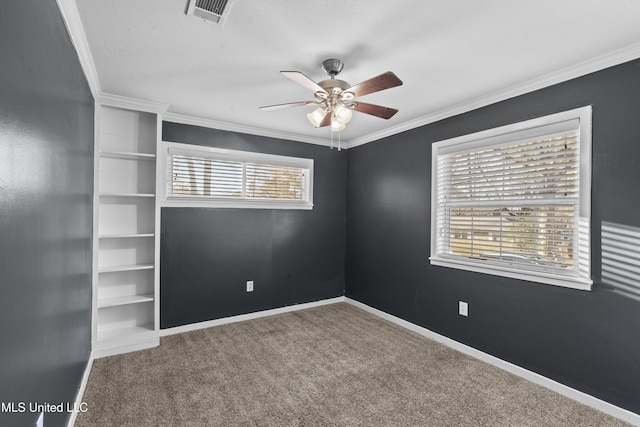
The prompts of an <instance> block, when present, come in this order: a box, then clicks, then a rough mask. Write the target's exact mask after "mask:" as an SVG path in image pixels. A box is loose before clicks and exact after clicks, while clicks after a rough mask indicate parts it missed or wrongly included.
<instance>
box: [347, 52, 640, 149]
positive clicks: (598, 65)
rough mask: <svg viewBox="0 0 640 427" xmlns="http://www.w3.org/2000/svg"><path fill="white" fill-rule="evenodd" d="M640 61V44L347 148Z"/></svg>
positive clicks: (439, 113) (459, 105) (364, 138)
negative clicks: (635, 60) (639, 59)
mask: <svg viewBox="0 0 640 427" xmlns="http://www.w3.org/2000/svg"><path fill="white" fill-rule="evenodd" d="M638 58H640V43H635V44H633V45H630V46H627V47H625V48H622V49H618V50H614V51H612V52H609V53H608V54H606V55H602V56H599V57H597V58H593V59H590V60H588V61H583V62H580V63H578V64H575V65H573V66H571V67H567V68H564V69H562V70H559V71H555V72H553V73H549V74H546V75H544V76H541V77H538V78H535V79H532V80H529V81H526V82H524V83H521V84H518V85H514V86H511V87H509V88H507V89H504V90H502V91H499V92H496V93H493V94H491V95H488V96H482V97H479V98H476V99H474V100H471V101H470V102H464V103H461V104H458V105H455V106H453V107H450V108H446V109H444V110H440V111H438V112H436V113H434V114H430V115H427V116H424V117H420V118H417V119H414V120H410V121H407V122H404V123H401V124H399V125H397V126H393V127H390V128H387V129H384V130H382V131H380V132H375V133H371V134H369V135H365V136H363V137H360V138H356V139H354V140H351V141H349V142H348V143H347V144H346V148H354V147H357V146H359V145H363V144H367V143H369V142H373V141H377V140H379V139H382V138H386V137H388V136H392V135H395V134H398V133H401V132H405V131H408V130H412V129H415V128H418V127H420V126H424V125H428V124H430V123H434V122H437V121H439V120H444V119H446V118H449V117H453V116H456V115H458V114H462V113H466V112H469V111H472V110H476V109H478V108H481V107H485V106H487V105H491V104H495V103H497V102H500V101H504V100H507V99H510V98H515V97H516V96H520V95H524V94H526V93H530V92H533V91H536V90H539V89H543V88H545V87H549V86H553V85H555V84H558V83H562V82H566V81H568V80H572V79H575V78H578V77H582V76H585V75H587V74H591V73H594V72H596V71H600V70H603V69H605V68H609V67H613V66H615V65H620V64H623V63H625V62H628V61H631V60H634V59H638Z"/></svg>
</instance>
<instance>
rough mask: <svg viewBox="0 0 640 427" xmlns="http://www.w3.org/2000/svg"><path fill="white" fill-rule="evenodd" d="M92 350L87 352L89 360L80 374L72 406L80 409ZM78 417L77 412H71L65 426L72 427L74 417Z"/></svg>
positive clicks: (74, 420) (89, 368)
mask: <svg viewBox="0 0 640 427" xmlns="http://www.w3.org/2000/svg"><path fill="white" fill-rule="evenodd" d="M93 360H94V357H93V350H92V351H91V353H89V360H88V361H87V367H86V368H85V370H84V375H83V376H82V381H81V382H80V387H79V388H78V393H76V400H75V406H74V408H77V409H82V408H83V406H81V405H82V399H83V398H84V390H85V389H86V388H87V383H88V382H89V375H90V374H91V367H92V366H93ZM77 417H78V412H72V413H71V416H70V417H69V422H68V423H67V427H73V426H74V424H75V423H76V418H77Z"/></svg>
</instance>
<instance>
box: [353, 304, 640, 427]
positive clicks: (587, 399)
mask: <svg viewBox="0 0 640 427" xmlns="http://www.w3.org/2000/svg"><path fill="white" fill-rule="evenodd" d="M344 302H346V303H347V304H351V305H353V306H355V307H358V308H360V309H362V310H364V311H366V312H368V313H371V314H373V315H375V316H378V317H380V318H382V319H384V320H388V321H389V322H391V323H395V324H396V325H398V326H401V327H403V328H405V329H408V330H410V331H412V332H415V333H417V334H420V335H422V336H424V337H425V338H428V339H431V340H434V341H436V342H439V343H441V344H444V345H446V346H447V347H449V348H452V349H454V350H456V351H459V352H461V353H464V354H466V355H468V356H471V357H473V358H475V359H478V360H480V361H482V362H485V363H488V364H490V365H492V366H495V367H497V368H500V369H502V370H504V371H507V372H509V373H511V374H514V375H517V376H519V377H520V378H524V379H525V380H528V381H531V382H533V383H535V384H538V385H541V386H543V387H545V388H548V389H549V390H552V391H555V392H556V393H559V394H561V395H563V396H565V397H568V398H569V399H572V400H575V401H576V402H579V403H582V404H584V405H587V406H589V407H591V408H593V409H596V410H598V411H601V412H604V413H605V414H608V415H611V416H613V417H616V418H619V419H621V420H623V421H626V422H628V423H630V424H633V425H635V426H640V415H639V414H636V413H634V412H631V411H629V410H627V409H623V408H620V407H619V406H615V405H613V404H611V403H609V402H605V401H604V400H601V399H598V398H597V397H593V396H591V395H589V394H586V393H584V392H582V391H579V390H576V389H574V388H571V387H568V386H566V385H564V384H561V383H559V382H557V381H554V380H552V379H550V378H547V377H545V376H542V375H540V374H537V373H535V372H533V371H530V370H528V369H525V368H522V367H520V366H518V365H514V364H513V363H510V362H507V361H505V360H502V359H499V358H497V357H495V356H492V355H490V354H488V353H485V352H483V351H480V350H477V349H475V348H473V347H469V346H468V345H465V344H462V343H460V342H458V341H455V340H452V339H451V338H448V337H445V336H444V335H440V334H438V333H435V332H433V331H430V330H429V329H426V328H423V327H422V326H418V325H416V324H414V323H411V322H408V321H406V320H403V319H400V318H399V317H396V316H393V315H391V314H389V313H385V312H384V311H381V310H378V309H376V308H373V307H370V306H368V305H366V304H363V303H361V302H359V301H356V300H354V299H351V298H348V297H345V298H344Z"/></svg>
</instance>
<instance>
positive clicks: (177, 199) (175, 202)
mask: <svg viewBox="0 0 640 427" xmlns="http://www.w3.org/2000/svg"><path fill="white" fill-rule="evenodd" d="M174 154H175V155H186V156H194V157H202V158H209V159H215V160H224V161H234V162H243V163H255V164H263V165H270V166H286V167H294V168H300V169H304V170H306V171H307V173H306V182H305V188H304V191H303V192H304V194H306V197H305V199H304V200H270V199H253V198H236V197H225V196H218V197H216V196H190V195H174V194H170V191H169V185H170V183H171V174H172V155H174ZM158 162H159V165H160V168H159V170H158V180H159V182H160V185H159V187H160V188H159V193H160V205H161V206H163V207H208V208H240V209H242V208H248V209H251V208H253V209H297V210H312V209H313V175H314V173H313V164H314V160H313V159H307V158H301V157H290V156H282V155H277V154H265V153H255V152H249V151H240V150H231V149H226V148H217V147H208V146H202V145H193V144H184V143H178V142H171V141H161V142H160V150H159V158H158Z"/></svg>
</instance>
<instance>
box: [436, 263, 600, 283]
mask: <svg viewBox="0 0 640 427" xmlns="http://www.w3.org/2000/svg"><path fill="white" fill-rule="evenodd" d="M429 261H430V263H431V265H437V266H439V267H448V268H455V269H457V270H465V271H473V272H475V273H483V274H490V275H492V276H501V277H508V278H510V279H519V280H527V281H529V282H535V283H543V284H545V285H553V286H561V287H563V288H569V289H578V290H581V291H590V290H591V285H592V284H593V281H592V280H590V279H589V280H587V279H582V278H580V277H572V276H563V275H560V274H554V273H546V272H544V271H532V272H531V273H529V272H528V271H527V270H525V269H522V268H521V269H518V268H514V267H505V266H500V265H496V264H494V263H492V264H487V265H486V266H484V265H482V264H480V263H479V262H473V261H466V260H464V259H447V258H442V257H429Z"/></svg>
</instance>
